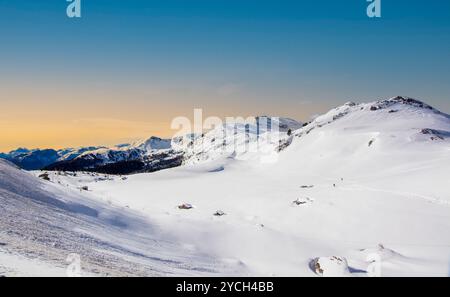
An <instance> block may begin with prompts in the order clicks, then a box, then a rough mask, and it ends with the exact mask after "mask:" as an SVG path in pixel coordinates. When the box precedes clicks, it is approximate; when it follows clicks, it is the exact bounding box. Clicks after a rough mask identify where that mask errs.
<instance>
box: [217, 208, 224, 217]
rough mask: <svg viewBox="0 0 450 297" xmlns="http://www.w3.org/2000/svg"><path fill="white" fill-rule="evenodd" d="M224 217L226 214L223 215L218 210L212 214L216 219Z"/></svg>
mask: <svg viewBox="0 0 450 297" xmlns="http://www.w3.org/2000/svg"><path fill="white" fill-rule="evenodd" d="M224 215H226V213H224V212H223V211H221V210H218V211H216V212H215V213H214V216H216V217H221V216H224Z"/></svg>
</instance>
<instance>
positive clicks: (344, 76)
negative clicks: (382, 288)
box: [0, 0, 450, 151]
mask: <svg viewBox="0 0 450 297" xmlns="http://www.w3.org/2000/svg"><path fill="white" fill-rule="evenodd" d="M81 2H82V18H81V19H69V18H68V17H67V16H66V7H67V5H68V3H67V2H66V1H65V0H39V1H34V0H0V108H1V114H0V115H1V116H0V151H9V150H11V149H14V148H17V147H28V148H62V147H77V146H85V145H113V144H117V143H123V142H129V141H132V140H136V139H140V138H148V137H149V136H151V135H158V136H163V137H168V136H171V135H172V134H173V133H174V132H175V131H172V130H170V123H171V120H172V119H173V118H174V117H176V116H187V117H192V114H193V109H194V108H203V110H204V113H205V115H206V116H208V115H216V116H221V117H223V116H243V117H247V116H251V115H274V116H287V117H291V118H295V119H298V120H302V121H307V120H309V119H310V117H311V116H312V115H314V114H318V113H323V112H326V111H327V110H329V109H330V108H332V107H335V106H337V105H341V104H343V103H345V102H346V101H357V102H364V101H372V100H376V99H380V98H388V97H393V96H395V95H405V96H411V97H415V98H418V99H421V100H424V101H426V102H427V103H429V104H431V105H433V106H434V107H436V108H438V109H440V110H442V111H444V112H447V113H450V1H448V0H382V18H381V19H369V18H368V17H367V15H366V7H367V5H368V3H367V2H366V0H345V1H337V0H320V1H314V0H309V1H301V0H295V1H290V0H270V1H269V0H267V1H265V0H142V1H139V0H127V1H124V0H122V1H120V0H81Z"/></svg>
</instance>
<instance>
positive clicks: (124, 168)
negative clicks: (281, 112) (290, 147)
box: [0, 116, 302, 174]
mask: <svg viewBox="0 0 450 297" xmlns="http://www.w3.org/2000/svg"><path fill="white" fill-rule="evenodd" d="M274 119H277V118H274ZM260 122H264V123H267V122H269V123H270V125H273V127H274V126H275V125H276V126H277V128H278V129H274V130H275V131H277V132H280V133H283V135H285V134H287V132H288V131H289V130H290V131H295V130H297V129H299V128H301V127H302V123H300V122H298V121H295V120H292V119H288V118H280V119H278V120H272V119H271V118H269V117H266V116H264V117H257V118H255V121H252V122H251V123H250V122H249V123H231V124H230V123H227V124H224V125H223V126H222V127H217V128H215V129H213V130H211V131H209V132H207V133H205V134H201V135H186V136H185V137H177V138H174V139H161V138H158V137H154V136H153V137H150V138H149V139H147V140H143V141H138V142H135V143H131V144H120V145H117V146H114V147H111V148H108V147H83V148H77V149H74V148H68V149H62V150H53V149H42V150H41V149H34V150H29V149H26V148H19V149H17V150H14V151H11V152H9V153H6V154H5V153H3V154H0V158H3V159H6V160H9V161H11V162H12V163H14V164H16V165H17V166H19V167H21V168H23V169H25V170H49V171H92V172H98V173H107V174H131V173H139V172H153V171H158V170H162V169H167V168H171V167H177V166H180V165H182V164H192V163H196V162H201V161H207V160H211V159H215V158H218V157H221V156H224V155H226V154H228V155H231V154H232V153H234V152H235V151H239V150H235V149H234V148H235V146H242V145H245V143H246V142H253V143H254V142H256V141H257V140H258V137H259V136H261V135H264V134H267V133H275V132H272V129H268V128H267V125H257V123H260ZM268 130H269V131H268ZM273 145H274V146H277V145H278V143H276V144H273ZM230 147H233V148H232V149H230ZM244 151H245V150H244Z"/></svg>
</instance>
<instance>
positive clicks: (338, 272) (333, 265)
mask: <svg viewBox="0 0 450 297" xmlns="http://www.w3.org/2000/svg"><path fill="white" fill-rule="evenodd" d="M310 266H311V268H312V269H313V271H314V272H315V273H316V274H317V275H320V276H325V277H342V276H350V270H349V268H348V263H347V259H345V258H344V257H336V256H333V257H320V258H316V259H314V260H312V261H311V264H310Z"/></svg>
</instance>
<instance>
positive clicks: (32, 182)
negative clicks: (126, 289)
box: [0, 160, 244, 276]
mask: <svg viewBox="0 0 450 297" xmlns="http://www.w3.org/2000/svg"><path fill="white" fill-rule="evenodd" d="M0 214H1V216H0V275H6V276H66V270H67V267H68V265H69V264H71V262H66V260H67V259H68V257H69V255H70V254H73V253H75V254H78V255H79V256H80V258H81V268H82V274H81V275H84V276H91V275H100V276H167V275H169V276H170V275H188V276H189V275H216V274H218V273H220V274H234V273H237V272H240V273H244V268H243V267H242V266H241V265H240V264H239V263H233V262H230V260H229V259H217V258H214V257H212V256H210V255H207V254H204V253H200V252H199V250H198V249H196V247H195V246H186V245H185V244H183V243H180V242H179V241H178V239H177V238H176V237H175V236H174V235H172V234H170V233H168V232H162V231H161V228H160V226H158V224H157V223H154V222H151V221H150V220H149V219H148V218H146V217H144V216H142V215H141V214H139V213H137V212H134V211H131V210H129V209H127V208H124V207H115V206H112V205H111V204H108V203H106V202H103V201H99V200H95V199H92V197H90V195H87V194H84V193H82V192H81V191H80V190H79V189H77V188H73V187H72V188H71V187H66V186H63V185H61V184H57V183H56V184H54V183H52V182H45V183H44V181H41V180H40V179H38V178H36V177H34V176H33V175H32V174H31V173H28V172H25V171H22V170H19V169H18V168H15V167H14V166H13V165H12V164H9V163H7V162H6V161H4V160H0ZM69 259H70V258H69Z"/></svg>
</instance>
